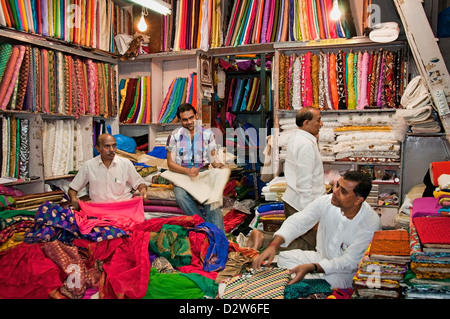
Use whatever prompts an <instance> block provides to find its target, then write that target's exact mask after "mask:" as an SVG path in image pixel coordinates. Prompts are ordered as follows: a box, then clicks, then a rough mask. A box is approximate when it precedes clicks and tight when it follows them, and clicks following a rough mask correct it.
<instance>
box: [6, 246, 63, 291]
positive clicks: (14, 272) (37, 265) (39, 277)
mask: <svg viewBox="0 0 450 319" xmlns="http://www.w3.org/2000/svg"><path fill="white" fill-rule="evenodd" d="M0 269H1V271H0V299H48V298H49V293H50V292H51V291H52V290H54V289H57V288H59V287H61V286H62V279H61V278H62V275H63V273H62V271H61V270H60V269H59V267H58V266H57V265H56V264H55V263H53V262H52V261H51V260H50V259H48V258H47V257H45V255H44V253H43V252H42V250H41V244H26V243H21V244H19V245H17V246H15V247H14V248H12V249H9V250H5V251H3V252H1V253H0Z"/></svg>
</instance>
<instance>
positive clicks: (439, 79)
mask: <svg viewBox="0 0 450 319" xmlns="http://www.w3.org/2000/svg"><path fill="white" fill-rule="evenodd" d="M422 2H423V1H421V0H394V3H395V6H396V7H397V12H398V14H399V16H400V19H401V20H402V23H403V27H404V29H405V33H406V37H407V39H408V43H409V46H410V49H411V52H412V54H413V56H414V60H415V62H416V65H417V68H418V69H419V72H420V75H421V77H422V79H423V80H424V81H425V82H426V85H427V88H428V92H429V94H430V98H431V100H432V102H433V104H434V107H435V109H436V110H437V112H438V114H439V117H440V118H441V122H442V126H443V128H444V131H445V135H446V138H447V141H450V109H449V101H450V76H449V74H448V70H447V66H446V65H445V61H444V58H443V57H442V54H441V51H440V49H439V46H438V43H437V39H436V38H435V36H434V33H433V30H432V29H431V26H430V23H429V22H428V19H427V16H426V14H425V10H424V7H423V4H422Z"/></svg>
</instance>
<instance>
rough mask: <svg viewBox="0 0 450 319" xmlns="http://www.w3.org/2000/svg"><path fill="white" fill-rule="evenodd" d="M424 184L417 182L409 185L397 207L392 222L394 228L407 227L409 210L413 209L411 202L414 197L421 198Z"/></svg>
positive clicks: (409, 217)
mask: <svg viewBox="0 0 450 319" xmlns="http://www.w3.org/2000/svg"><path fill="white" fill-rule="evenodd" d="M424 190H425V184H422V183H421V184H417V185H415V186H413V187H411V188H410V189H409V191H408V193H407V194H406V195H405V196H404V198H403V202H402V204H401V206H400V208H399V209H398V214H397V216H395V219H394V224H395V228H396V229H406V230H408V229H409V224H410V219H411V212H412V209H413V202H414V200H415V199H416V198H421V197H422V195H423V191H424Z"/></svg>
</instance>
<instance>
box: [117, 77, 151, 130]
mask: <svg viewBox="0 0 450 319" xmlns="http://www.w3.org/2000/svg"><path fill="white" fill-rule="evenodd" d="M150 81H151V78H150V76H141V77H138V78H129V79H122V80H121V81H120V83H119V92H120V97H121V98H120V104H119V115H120V116H119V120H120V123H137V124H150V123H151V88H150V85H151V82H150Z"/></svg>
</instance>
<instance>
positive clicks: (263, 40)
mask: <svg viewBox="0 0 450 319" xmlns="http://www.w3.org/2000/svg"><path fill="white" fill-rule="evenodd" d="M269 8H270V0H266V3H265V4H264V17H263V24H262V29H261V40H260V42H261V43H266V33H267V24H268V21H269V15H270V10H269Z"/></svg>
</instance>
